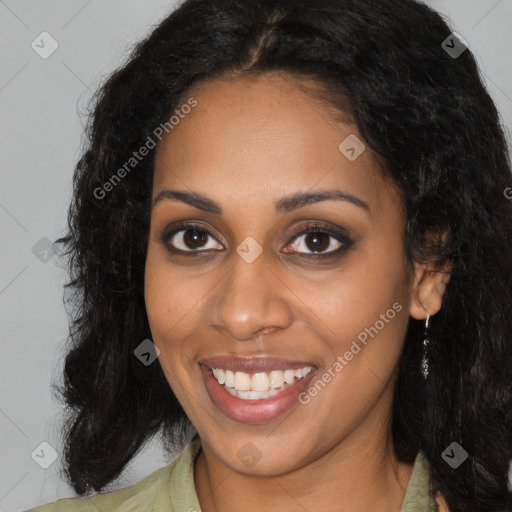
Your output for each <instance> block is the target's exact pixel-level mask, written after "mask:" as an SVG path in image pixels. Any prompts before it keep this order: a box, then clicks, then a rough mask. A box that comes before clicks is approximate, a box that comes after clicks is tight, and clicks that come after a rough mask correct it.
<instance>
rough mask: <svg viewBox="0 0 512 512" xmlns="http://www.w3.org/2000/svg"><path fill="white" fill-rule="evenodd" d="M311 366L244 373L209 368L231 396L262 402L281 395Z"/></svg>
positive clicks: (305, 373)
mask: <svg viewBox="0 0 512 512" xmlns="http://www.w3.org/2000/svg"><path fill="white" fill-rule="evenodd" d="M313 368H314V367H313V366H305V367H303V368H299V369H296V370H294V369H291V368H290V369H286V370H272V371H271V372H269V373H267V372H256V373H246V372H241V371H232V370H226V369H222V368H211V371H212V373H213V376H214V377H215V379H216V380H217V382H218V383H219V384H220V385H221V386H223V387H224V389H225V390H226V391H227V392H228V393H229V394H230V395H232V396H234V397H237V398H241V399H242V400H262V399H265V398H270V397H272V396H275V395H278V394H279V393H282V392H283V391H285V390H286V389H288V388H289V387H291V386H293V385H294V384H295V383H297V382H298V381H299V380H301V379H303V378H304V377H305V376H306V375H308V374H309V373H310V372H311V371H312V370H313Z"/></svg>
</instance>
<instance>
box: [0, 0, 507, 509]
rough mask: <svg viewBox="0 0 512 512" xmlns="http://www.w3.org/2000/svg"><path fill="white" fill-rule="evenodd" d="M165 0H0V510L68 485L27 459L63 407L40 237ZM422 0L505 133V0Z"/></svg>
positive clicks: (53, 277)
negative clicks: (479, 76) (90, 130)
mask: <svg viewBox="0 0 512 512" xmlns="http://www.w3.org/2000/svg"><path fill="white" fill-rule="evenodd" d="M175 3H176V2H174V1H170V0H167V1H164V0H146V1H144V2H143V1H135V0H123V1H121V0H108V1H105V0H104V1H103V2H100V1H98V0H89V1H87V0H80V1H78V0H76V1H75V0H73V1H70V0H68V1H66V2H65V1H63V0H61V1H58V0H52V1H50V0H41V1H38V2H34V1H28V0H0V41H1V43H0V55H1V67H0V119H1V123H0V130H1V132H0V144H1V150H0V169H1V173H2V175H1V180H2V181H1V183H2V186H1V188H0V226H1V240H2V251H0V308H1V309H0V314H1V322H2V331H1V336H2V337H1V347H2V357H1V360H0V361H1V363H0V364H1V369H0V379H1V384H0V432H1V433H2V435H1V437H0V450H1V461H2V465H1V468H0V512H2V511H4V512H5V511H17V510H23V509H26V508H29V507H33V506H36V505H38V504H41V503H46V502H49V501H54V500H56V499H57V498H61V497H67V496H72V495H73V492H72V490H71V489H70V488H69V487H68V486H67V485H66V484H65V483H64V482H63V481H62V480H61V479H60V478H59V474H58V468H59V462H60V459H57V460H56V462H55V463H54V464H52V465H51V466H50V467H49V468H48V469H42V468H41V467H40V466H39V465H38V464H36V462H34V460H33V459H32V457H31V453H32V452H34V450H35V449H36V448H37V450H36V452H35V453H36V455H35V456H34V457H35V458H36V459H37V454H39V458H38V460H39V461H41V463H44V462H45V461H47V462H48V461H49V460H50V459H49V457H50V450H49V449H48V448H44V447H43V448H38V447H39V445H40V443H41V442H43V441H46V442H48V443H49V444H50V445H52V446H53V447H54V448H55V450H56V452H57V454H58V453H60V452H61V447H60V445H59V437H58V432H59V427H60V421H61V419H62V415H61V411H60V410H59V408H58V406H57V404H56V403H54V402H53V401H52V398H51V395H50V384H51V382H54V381H55V379H56V378H57V376H58V375H59V373H60V370H61V366H62V360H63V357H62V354H63V353H62V349H63V341H64V340H65V338H66V335H67V316H66V312H65V310H64V306H63V304H62V291H63V290H62V286H63V284H64V282H65V280H66V277H65V274H64V271H63V270H62V268H61V266H62V265H61V264H59V262H58V261H57V257H51V253H49V254H45V253H44V252H43V251H44V249H45V243H46V244H47V243H48V241H46V242H45V240H44V239H45V237H46V238H47V239H49V240H55V239H56V238H58V237H59V236H61V234H62V232H63V228H64V222H65V215H66V210H67V206H68V203H69V200H70V192H71V175H72V170H73V167H74V165H75V163H76V160H77V158H78V156H79V154H80V148H81V141H82V131H83V122H84V121H85V118H84V116H83V115H79V114H80V113H83V112H85V107H86V105H87V101H88V100H89V98H90V97H91V93H92V91H94V90H95V89H96V87H97V86H98V84H99V83H100V80H101V77H102V76H103V75H105V74H106V73H109V72H110V71H112V70H113V69H114V68H115V67H117V66H118V65H119V64H120V63H122V62H123V61H124V60H125V59H126V57H127V53H128V50H129V48H130V47H131V45H132V44H133V43H134V42H136V41H138V40H139V39H141V38H142V37H143V36H144V35H145V34H146V33H147V32H148V31H149V30H150V29H151V27H153V26H154V25H155V24H157V23H158V22H159V21H160V20H161V19H162V18H164V17H165V16H166V15H167V14H168V13H169V12H170V11H171V10H172V9H173V6H174V5H175ZM427 3H429V4H430V5H431V6H433V7H434V8H436V9H437V10H439V11H440V12H442V13H444V14H446V15H447V16H448V17H449V19H450V20H451V26H452V27H453V28H454V29H455V30H456V31H458V32H459V33H460V34H461V35H462V36H463V37H464V39H465V40H466V41H467V42H468V43H469V47H470V49H471V50H472V51H473V52H474V54H475V55H476V57H477V59H478V61H479V65H480V69H481V71H482V73H483V76H484V78H485V80H486V82H487V85H488V89H489V91H490V93H491V95H492V96H493V98H494V99H495V101H496V103H497V105H498V108H499V110H500V112H501V114H502V118H503V123H504V125H505V127H506V130H507V132H508V134H510V128H511V126H512V71H511V68H510V62H511V60H510V53H511V51H512V31H510V28H509V27H510V23H511V21H512V1H511V0H430V1H429V2H427ZM45 31H46V32H48V33H49V34H51V36H52V37H53V38H54V39H55V40H56V41H57V43H58V48H57V50H56V51H55V52H54V53H53V54H52V55H51V56H49V57H48V58H47V59H43V58H41V57H40V56H39V55H38V54H37V53H36V52H35V51H34V50H33V49H32V47H31V43H32V41H34V40H36V43H37V42H38V41H40V38H38V36H39V35H40V34H41V33H42V32H45ZM39 44H40V45H41V43H39ZM49 47H50V46H49V40H46V43H45V49H46V50H48V48H49ZM42 50H43V49H41V50H40V51H42ZM509 141H510V135H509ZM476 143H477V142H476ZM41 239H43V240H42V241H41ZM36 244H37V245H36ZM35 245H36V247H38V248H39V249H40V250H39V251H36V252H37V253H38V256H36V254H34V252H33V250H32V249H33V247H34V246H35ZM44 257H46V258H50V259H49V261H47V262H46V263H45V262H44ZM41 258H43V261H42V260H41ZM41 450H42V451H41ZM168 462H169V460H168V459H167V458H166V457H165V456H164V455H163V452H162V450H161V448H160V446H159V445H158V443H156V442H153V443H152V444H150V445H149V446H148V447H147V449H146V450H144V452H142V453H141V454H140V456H138V457H137V458H136V459H134V461H133V463H132V464H131V465H130V466H129V468H128V469H127V471H126V472H125V473H124V475H123V479H122V481H121V483H122V484H123V486H124V485H128V484H130V483H133V482H135V481H138V480H139V479H141V478H142V477H143V476H145V475H147V474H149V473H150V472H152V471H154V470H155V469H158V468H160V467H162V466H164V465H166V464H168Z"/></svg>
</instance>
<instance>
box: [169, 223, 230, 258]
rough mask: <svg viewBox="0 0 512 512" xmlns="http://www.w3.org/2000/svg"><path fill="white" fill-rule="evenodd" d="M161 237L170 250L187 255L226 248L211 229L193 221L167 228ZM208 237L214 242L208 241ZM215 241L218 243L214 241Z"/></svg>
mask: <svg viewBox="0 0 512 512" xmlns="http://www.w3.org/2000/svg"><path fill="white" fill-rule="evenodd" d="M160 239H161V241H162V242H163V243H164V244H165V246H166V247H167V249H168V250H169V251H170V252H173V253H182V254H187V255H191V253H204V252H212V251H218V250H222V249H223V248H224V247H223V246H222V245H220V243H219V242H218V240H217V239H216V238H215V237H214V236H213V235H212V234H211V233H210V231H208V230H207V229H206V228H204V227H202V226H200V225H199V224H193V223H182V224H181V225H179V226H175V227H173V228H171V229H169V230H166V231H164V232H163V233H162V235H161V236H160ZM208 239H212V242H209V243H208ZM213 241H215V242H217V243H213ZM208 245H209V246H208ZM219 245H220V248H219Z"/></svg>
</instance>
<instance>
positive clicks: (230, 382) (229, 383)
mask: <svg viewBox="0 0 512 512" xmlns="http://www.w3.org/2000/svg"><path fill="white" fill-rule="evenodd" d="M219 371H221V372H222V370H219ZM214 375H215V374H214ZM217 380H219V379H217ZM219 384H223V383H222V382H220V381H219ZM224 384H225V385H226V387H227V388H234V387H235V374H234V373H233V372H232V371H231V370H226V371H225V372H224Z"/></svg>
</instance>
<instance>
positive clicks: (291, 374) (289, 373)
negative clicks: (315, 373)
mask: <svg viewBox="0 0 512 512" xmlns="http://www.w3.org/2000/svg"><path fill="white" fill-rule="evenodd" d="M296 371H297V377H299V379H300V370H296ZM294 379H295V370H285V372H284V381H285V382H286V384H291V383H292V382H293V380H294Z"/></svg>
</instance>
